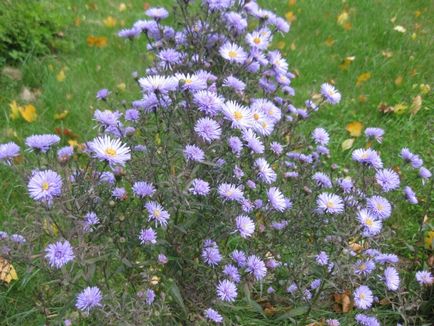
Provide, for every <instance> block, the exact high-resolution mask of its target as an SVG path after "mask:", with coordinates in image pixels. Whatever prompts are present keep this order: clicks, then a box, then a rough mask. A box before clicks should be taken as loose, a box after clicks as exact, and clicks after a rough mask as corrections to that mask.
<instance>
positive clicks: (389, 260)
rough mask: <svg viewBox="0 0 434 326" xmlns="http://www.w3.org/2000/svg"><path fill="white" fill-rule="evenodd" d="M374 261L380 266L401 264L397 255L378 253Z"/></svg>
mask: <svg viewBox="0 0 434 326" xmlns="http://www.w3.org/2000/svg"><path fill="white" fill-rule="evenodd" d="M374 259H375V261H376V262H377V263H380V264H396V263H397V262H399V258H398V256H397V255H395V254H382V253H378V254H377V255H376V256H375V258H374Z"/></svg>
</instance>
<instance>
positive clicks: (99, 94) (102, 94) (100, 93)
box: [96, 88, 110, 101]
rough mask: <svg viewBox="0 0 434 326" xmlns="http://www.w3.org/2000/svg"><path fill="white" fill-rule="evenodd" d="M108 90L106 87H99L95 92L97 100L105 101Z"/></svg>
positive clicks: (108, 93)
mask: <svg viewBox="0 0 434 326" xmlns="http://www.w3.org/2000/svg"><path fill="white" fill-rule="evenodd" d="M109 95H110V91H109V90H108V89H107V88H103V89H100V90H99V91H98V92H96V98H97V100H101V101H105V100H107V97H109Z"/></svg>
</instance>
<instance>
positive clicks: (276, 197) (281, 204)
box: [267, 187, 286, 212]
mask: <svg viewBox="0 0 434 326" xmlns="http://www.w3.org/2000/svg"><path fill="white" fill-rule="evenodd" d="M267 197H268V201H269V203H270V204H271V206H272V207H273V208H274V209H275V210H277V211H279V212H283V211H284V210H285V209H286V201H285V197H284V196H283V194H282V193H281V191H280V190H279V189H278V188H277V187H271V188H270V189H268V191H267Z"/></svg>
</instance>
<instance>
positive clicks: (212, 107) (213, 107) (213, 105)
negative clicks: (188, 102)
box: [193, 90, 224, 116]
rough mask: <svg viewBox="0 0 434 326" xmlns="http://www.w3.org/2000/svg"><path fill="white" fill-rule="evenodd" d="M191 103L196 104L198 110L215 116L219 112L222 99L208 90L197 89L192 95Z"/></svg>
mask: <svg viewBox="0 0 434 326" xmlns="http://www.w3.org/2000/svg"><path fill="white" fill-rule="evenodd" d="M193 103H194V104H196V105H197V107H198V108H199V110H200V111H202V112H204V113H206V114H209V115H210V116H215V115H216V114H217V113H218V112H220V110H221V108H222V106H223V103H224V99H223V98H222V97H221V96H219V95H217V94H215V93H213V92H210V91H207V90H205V91H199V92H197V93H195V94H194V95H193Z"/></svg>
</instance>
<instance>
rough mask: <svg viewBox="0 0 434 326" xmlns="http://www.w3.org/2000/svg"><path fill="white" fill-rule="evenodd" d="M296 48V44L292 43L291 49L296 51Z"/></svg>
mask: <svg viewBox="0 0 434 326" xmlns="http://www.w3.org/2000/svg"><path fill="white" fill-rule="evenodd" d="M296 48H297V46H296V45H295V42H292V43H291V47H290V49H291V50H292V51H294V50H295V49H296Z"/></svg>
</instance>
